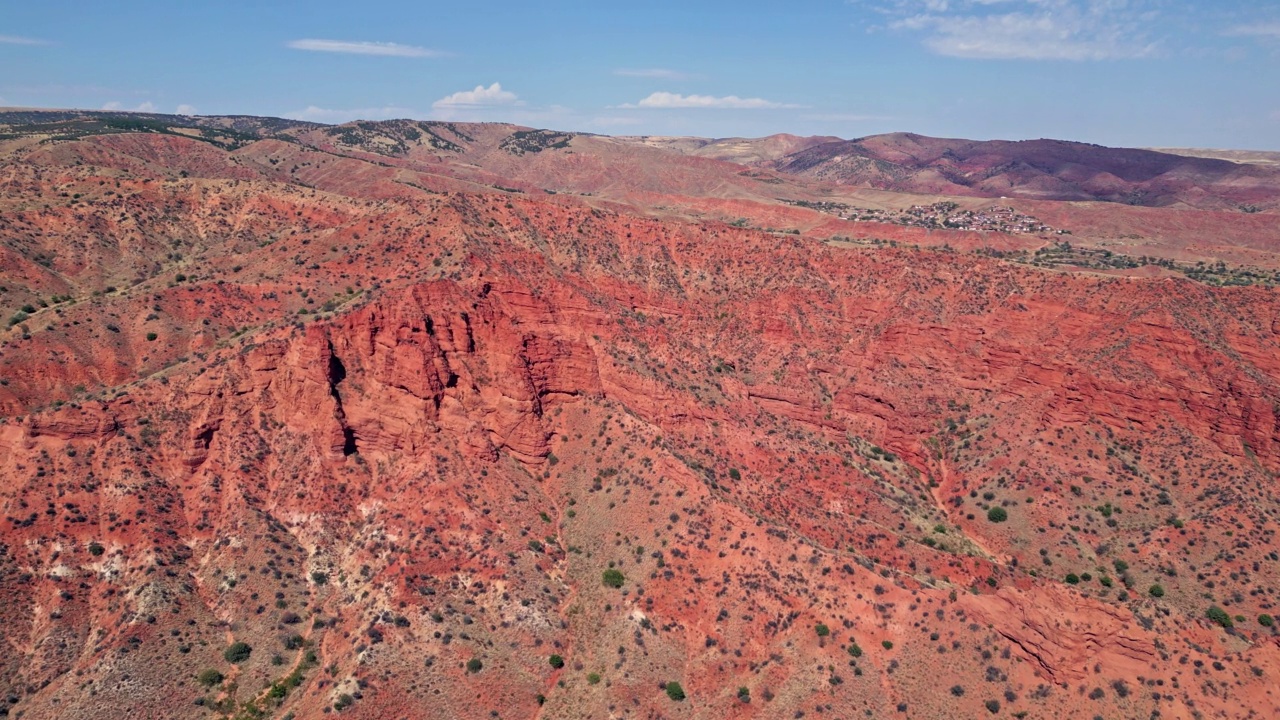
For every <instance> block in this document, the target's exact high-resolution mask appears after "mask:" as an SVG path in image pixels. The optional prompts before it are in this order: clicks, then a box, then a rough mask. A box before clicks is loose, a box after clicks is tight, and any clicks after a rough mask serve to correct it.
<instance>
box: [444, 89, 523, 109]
mask: <svg viewBox="0 0 1280 720" xmlns="http://www.w3.org/2000/svg"><path fill="white" fill-rule="evenodd" d="M518 104H520V98H519V97H517V96H516V94H515V93H513V92H509V91H507V90H503V89H502V84H501V83H494V84H492V85H490V86H489V87H485V86H483V85H477V86H476V88H475V89H474V90H462V91H459V92H456V93H454V94H452V95H446V96H445V97H442V98H440V99H439V100H437V101H435V102H433V103H431V107H433V108H435V109H437V110H442V109H450V108H474V107H493V106H495V105H518Z"/></svg>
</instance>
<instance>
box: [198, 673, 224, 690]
mask: <svg viewBox="0 0 1280 720" xmlns="http://www.w3.org/2000/svg"><path fill="white" fill-rule="evenodd" d="M196 681H197V682H199V683H200V684H201V685H203V686H205V687H213V686H214V685H218V684H221V683H222V673H220V672H218V671H217V670H214V669H213V668H209V669H208V670H205V671H203V672H201V673H200V674H199V675H197V676H196Z"/></svg>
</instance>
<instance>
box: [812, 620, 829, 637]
mask: <svg viewBox="0 0 1280 720" xmlns="http://www.w3.org/2000/svg"><path fill="white" fill-rule="evenodd" d="M813 630H814V632H816V633H818V637H826V636H828V635H830V634H831V628H829V627H827V626H826V625H824V624H822V623H818V624H817V625H815V626H814V627H813Z"/></svg>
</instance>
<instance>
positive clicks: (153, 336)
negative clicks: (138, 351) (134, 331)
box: [147, 332, 160, 342]
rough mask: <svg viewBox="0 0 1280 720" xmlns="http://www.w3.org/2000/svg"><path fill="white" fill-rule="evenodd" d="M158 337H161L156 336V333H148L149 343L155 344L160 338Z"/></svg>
mask: <svg viewBox="0 0 1280 720" xmlns="http://www.w3.org/2000/svg"><path fill="white" fill-rule="evenodd" d="M158 337H160V336H159V335H156V334H155V333H153V332H149V333H147V342H155V341H156V338H158Z"/></svg>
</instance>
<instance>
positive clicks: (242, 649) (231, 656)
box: [222, 642, 253, 663]
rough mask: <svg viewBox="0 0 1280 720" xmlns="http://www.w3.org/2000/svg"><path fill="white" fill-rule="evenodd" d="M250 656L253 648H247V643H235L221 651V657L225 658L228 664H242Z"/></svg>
mask: <svg viewBox="0 0 1280 720" xmlns="http://www.w3.org/2000/svg"><path fill="white" fill-rule="evenodd" d="M251 654H253V648H252V647H250V646H249V643H245V642H237V643H232V644H231V645H230V646H228V647H227V649H226V650H224V651H223V653H222V657H224V658H226V660H227V662H229V663H242V662H244V661H245V660H248V659H249V656H250V655H251Z"/></svg>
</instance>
